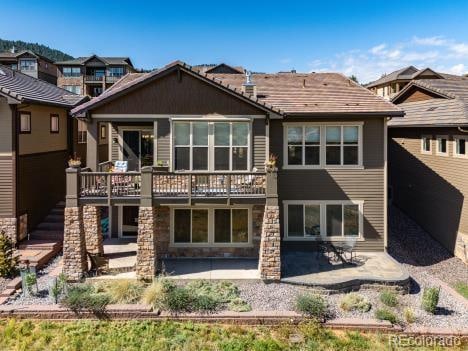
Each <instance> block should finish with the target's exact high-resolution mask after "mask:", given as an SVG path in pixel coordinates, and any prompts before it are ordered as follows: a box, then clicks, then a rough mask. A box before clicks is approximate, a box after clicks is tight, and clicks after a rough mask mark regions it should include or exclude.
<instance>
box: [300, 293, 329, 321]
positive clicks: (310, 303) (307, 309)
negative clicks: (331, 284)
mask: <svg viewBox="0 0 468 351" xmlns="http://www.w3.org/2000/svg"><path fill="white" fill-rule="evenodd" d="M296 309H297V310H298V311H299V312H301V313H303V314H305V315H307V316H309V317H312V318H314V319H317V320H320V321H322V320H325V319H326V318H327V315H328V306H327V303H326V301H325V299H324V298H323V297H321V296H319V295H315V294H304V295H299V296H298V297H297V298H296Z"/></svg>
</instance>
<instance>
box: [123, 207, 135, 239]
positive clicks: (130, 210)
mask: <svg viewBox="0 0 468 351" xmlns="http://www.w3.org/2000/svg"><path fill="white" fill-rule="evenodd" d="M120 214H121V225H120V231H119V232H120V237H123V238H134V237H136V236H137V233H138V206H122V207H121V210H120Z"/></svg>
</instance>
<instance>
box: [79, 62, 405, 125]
mask: <svg viewBox="0 0 468 351" xmlns="http://www.w3.org/2000/svg"><path fill="white" fill-rule="evenodd" d="M175 66H179V67H181V68H183V69H186V70H187V72H189V73H191V74H193V75H195V76H198V77H199V78H201V79H206V80H208V81H209V82H211V83H214V84H216V85H217V86H218V87H220V88H223V89H225V90H227V91H229V92H231V93H233V94H235V95H238V96H240V97H242V98H244V99H248V100H250V101H251V102H253V103H255V104H257V105H259V106H260V107H262V108H266V109H269V110H271V111H273V112H275V113H278V114H281V115H287V114H330V113H348V114H349V113H360V114H364V113H372V114H374V113H380V114H383V115H386V114H387V115H400V116H402V115H403V112H402V111H401V110H400V109H399V108H398V107H396V106H395V105H393V104H392V103H389V102H387V101H385V100H384V99H382V98H380V97H378V96H375V95H374V94H373V93H371V92H370V91H369V90H367V89H366V88H364V87H362V86H360V85H358V84H356V83H354V82H353V81H351V80H350V79H348V78H346V77H345V76H343V75H341V74H338V73H312V74H292V73H287V74H286V73H281V74H253V75H252V81H253V83H255V84H256V85H257V96H256V97H254V96H250V95H248V94H245V93H243V92H242V84H243V83H244V81H245V77H244V75H240V74H239V75H238V74H200V73H199V72H198V71H196V70H193V69H192V68H191V67H190V66H188V65H186V64H185V63H183V62H180V61H176V62H173V63H171V64H169V65H167V66H165V67H163V68H161V69H159V70H156V71H153V72H150V73H132V74H130V75H126V76H125V77H124V78H122V79H121V80H119V81H118V82H116V83H115V84H114V86H113V87H112V89H108V90H106V91H105V92H104V93H103V94H101V95H100V96H98V97H96V98H94V99H92V100H91V101H89V102H87V103H85V104H83V105H80V106H78V107H77V108H75V109H74V110H73V111H72V113H74V114H78V113H81V112H83V111H85V110H87V109H89V108H92V107H93V106H96V105H97V104H101V103H103V101H105V100H108V99H110V98H111V97H113V96H115V95H116V94H118V93H120V92H124V91H125V90H126V89H129V88H131V87H133V86H136V85H138V84H140V83H142V82H145V81H146V80H148V79H151V78H152V77H155V76H158V75H159V74H160V73H162V72H164V71H166V70H168V69H170V68H173V67H175Z"/></svg>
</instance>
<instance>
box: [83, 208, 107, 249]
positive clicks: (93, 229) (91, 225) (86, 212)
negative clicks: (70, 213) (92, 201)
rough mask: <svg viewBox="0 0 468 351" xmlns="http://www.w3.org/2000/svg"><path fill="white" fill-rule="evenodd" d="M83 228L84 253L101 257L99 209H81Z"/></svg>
mask: <svg viewBox="0 0 468 351" xmlns="http://www.w3.org/2000/svg"><path fill="white" fill-rule="evenodd" d="M83 226H84V234H85V242H86V251H87V252H89V253H92V254H99V255H103V254H104V247H103V243H102V226H101V209H100V208H99V207H98V206H84V207H83Z"/></svg>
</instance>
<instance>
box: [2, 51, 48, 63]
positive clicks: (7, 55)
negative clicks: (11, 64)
mask: <svg viewBox="0 0 468 351" xmlns="http://www.w3.org/2000/svg"><path fill="white" fill-rule="evenodd" d="M24 54H30V55H32V56H34V57H36V58H39V57H40V58H42V59H44V60H46V61H49V62H53V61H52V60H51V59H50V58H48V57H45V56H43V55H39V54H37V53H35V52H33V51H31V50H20V51H15V52H11V51H4V52H0V59H10V58H11V59H15V58H18V57H19V56H21V55H24Z"/></svg>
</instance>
